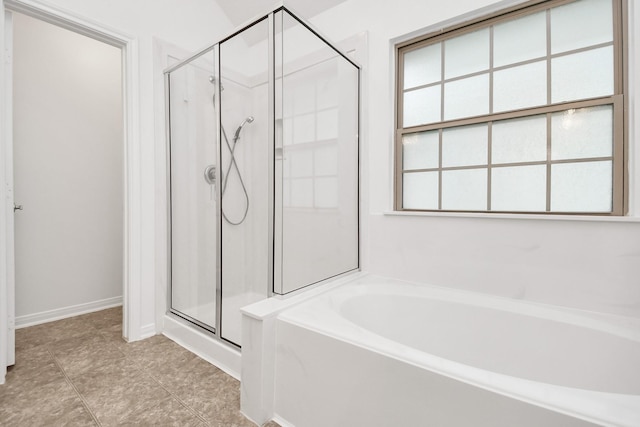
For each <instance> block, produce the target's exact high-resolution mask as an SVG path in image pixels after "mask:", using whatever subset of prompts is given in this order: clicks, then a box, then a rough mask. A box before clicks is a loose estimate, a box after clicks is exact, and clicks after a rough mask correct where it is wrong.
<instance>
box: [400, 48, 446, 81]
mask: <svg viewBox="0 0 640 427" xmlns="http://www.w3.org/2000/svg"><path fill="white" fill-rule="evenodd" d="M440 46H441V45H440V43H438V44H434V45H431V46H425V47H423V48H420V49H416V50H412V51H410V52H407V53H405V54H404V88H405V89H410V88H412V87H416V86H421V85H426V84H429V83H434V82H438V81H440V80H441V79H442V77H441V74H442V65H441V59H442V55H441V47H440Z"/></svg>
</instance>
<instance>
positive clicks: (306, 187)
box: [290, 178, 313, 208]
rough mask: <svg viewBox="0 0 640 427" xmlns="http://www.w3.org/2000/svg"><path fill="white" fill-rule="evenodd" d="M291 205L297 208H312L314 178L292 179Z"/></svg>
mask: <svg viewBox="0 0 640 427" xmlns="http://www.w3.org/2000/svg"><path fill="white" fill-rule="evenodd" d="M290 182H291V206H293V207H296V208H310V207H312V206H313V179H311V178H304V179H292V180H291V181H290Z"/></svg>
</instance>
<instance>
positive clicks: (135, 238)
mask: <svg viewBox="0 0 640 427" xmlns="http://www.w3.org/2000/svg"><path fill="white" fill-rule="evenodd" d="M2 4H3V8H1V9H0V44H2V45H3V46H4V48H5V61H4V64H3V65H4V66H2V67H0V81H1V82H2V84H0V112H1V114H0V128H2V132H0V158H1V159H2V161H0V177H1V179H2V185H0V200H3V201H4V203H5V204H4V206H3V209H0V237H1V238H0V241H1V244H0V270H1V271H3V272H6V274H1V275H0V301H3V302H5V303H3V304H0V348H2V349H3V351H0V384H3V383H4V378H5V374H6V367H7V366H10V365H12V364H13V363H14V362H15V360H14V356H15V355H14V346H15V341H14V338H15V308H16V306H15V286H14V284H15V281H14V216H15V215H17V214H14V202H15V201H16V200H15V198H14V192H13V188H14V179H13V178H14V176H13V130H12V123H13V119H12V116H13V111H12V110H13V102H12V94H13V90H12V87H13V75H12V61H13V58H12V54H11V50H12V49H11V48H12V46H13V15H14V13H23V14H25V15H28V16H31V17H36V18H37V19H39V20H41V21H44V22H47V23H51V24H54V25H56V26H58V27H60V28H64V29H68V30H71V31H72V32H74V33H77V34H81V35H84V36H87V37H88V38H90V39H93V40H98V41H101V42H104V43H106V44H108V45H111V46H114V47H115V48H117V49H119V50H120V55H121V67H122V70H121V71H122V72H121V79H122V87H121V93H122V97H123V98H122V105H123V106H122V110H121V111H123V113H124V114H123V116H124V119H123V122H124V126H123V129H122V136H121V146H120V149H121V153H122V158H123V173H122V174H121V181H122V182H123V193H124V194H123V198H124V200H123V202H122V203H123V209H122V210H121V212H120V213H121V215H122V217H123V219H122V223H123V232H122V237H121V239H122V244H123V248H122V256H123V260H122V265H123V267H122V276H121V278H120V280H119V283H120V287H121V289H122V292H121V301H122V307H123V310H122V311H123V314H122V335H123V338H124V339H125V340H127V341H137V340H139V339H142V338H144V337H146V336H149V335H150V334H152V332H153V331H152V327H153V326H154V325H147V326H146V327H145V328H143V327H142V326H141V320H142V319H141V316H140V305H141V303H142V302H141V287H142V284H141V280H140V279H141V278H140V276H141V268H142V264H143V260H142V259H141V253H142V252H141V250H142V247H143V246H144V245H145V242H146V240H145V239H144V236H143V235H142V234H141V226H142V217H141V210H142V208H143V207H144V204H143V203H141V201H140V195H141V194H142V180H141V176H142V160H141V158H140V156H139V152H140V135H139V129H140V117H139V116H140V115H139V107H138V106H139V87H140V76H139V74H138V67H137V64H138V61H139V55H138V43H137V41H136V39H135V38H133V37H132V36H130V35H128V34H124V33H122V32H120V31H118V30H113V29H111V28H106V27H104V26H102V25H101V24H97V23H95V22H93V21H87V20H86V19H85V18H83V17H80V16H77V15H72V14H70V13H68V12H66V11H62V10H58V9H56V8H55V7H51V6H43V5H40V4H36V3H35V2H32V1H31V0H3V1H2ZM44 72H46V70H43V73H44ZM51 161H52V162H53V161H55V159H51ZM17 204H18V205H19V204H21V202H18V203H17ZM22 204H23V208H24V209H26V204H24V203H22ZM130 307H134V308H135V309H133V310H131V309H129V308H130ZM94 309H95V308H94ZM88 311H91V310H88ZM69 315H71V314H70V313H67V314H66V315H65V316H69ZM150 331H151V332H150Z"/></svg>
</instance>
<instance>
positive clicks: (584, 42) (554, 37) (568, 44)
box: [551, 0, 613, 53]
mask: <svg viewBox="0 0 640 427" xmlns="http://www.w3.org/2000/svg"><path fill="white" fill-rule="evenodd" d="M612 17H613V13H612V10H611V0H582V1H576V2H574V3H569V4H567V5H564V6H559V7H554V8H553V9H551V53H559V52H566V51H568V50H573V49H578V48H581V47H587V46H593V45H595V44H599V43H606V42H609V41H611V40H613V18H612Z"/></svg>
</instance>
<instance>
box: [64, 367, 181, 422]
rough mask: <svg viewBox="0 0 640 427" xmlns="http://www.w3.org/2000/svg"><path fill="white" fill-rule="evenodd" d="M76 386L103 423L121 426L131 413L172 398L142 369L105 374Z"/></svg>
mask: <svg viewBox="0 0 640 427" xmlns="http://www.w3.org/2000/svg"><path fill="white" fill-rule="evenodd" d="M75 383H76V382H74V384H75ZM77 387H78V390H79V391H80V392H81V394H82V396H83V397H84V399H85V401H86V402H87V404H88V406H89V409H90V410H91V411H92V412H93V413H94V414H95V415H96V417H97V418H98V420H99V421H100V422H101V423H102V424H104V425H118V424H119V423H121V422H122V421H123V420H125V419H126V418H127V417H129V416H130V415H132V414H135V413H138V412H140V411H145V410H147V409H149V408H153V407H155V406H156V405H158V404H159V403H160V402H161V401H162V400H165V399H167V398H168V397H169V393H168V392H167V391H166V390H164V389H163V388H162V387H161V386H160V385H158V383H157V382H156V381H154V380H153V379H152V378H151V377H149V376H148V375H147V374H145V373H144V372H140V371H138V372H135V373H133V374H131V373H129V372H122V373H120V374H108V375H103V376H100V377H96V378H95V381H94V382H93V383H91V384H88V383H87V384H84V387H82V388H81V387H80V386H79V385H77Z"/></svg>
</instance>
